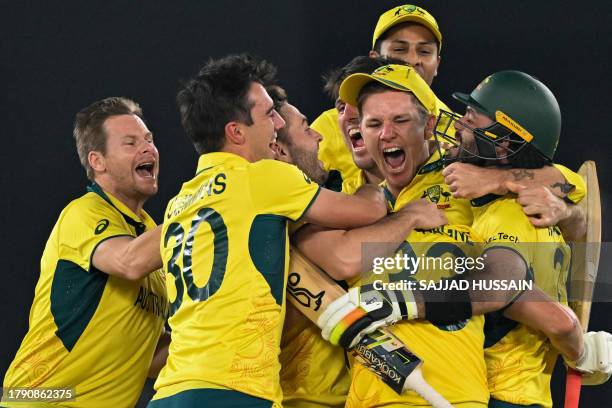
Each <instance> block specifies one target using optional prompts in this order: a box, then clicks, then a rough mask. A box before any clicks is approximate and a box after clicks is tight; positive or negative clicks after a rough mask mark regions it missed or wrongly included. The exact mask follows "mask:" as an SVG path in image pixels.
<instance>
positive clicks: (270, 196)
mask: <svg viewBox="0 0 612 408" xmlns="http://www.w3.org/2000/svg"><path fill="white" fill-rule="evenodd" d="M250 177H251V180H250V181H251V183H250V188H251V192H250V193H251V200H252V202H253V207H254V208H255V209H256V211H257V212H258V213H260V214H275V215H280V216H283V217H287V218H289V219H290V220H292V221H297V220H299V219H300V218H301V217H302V215H303V214H304V213H305V212H306V211H307V210H308V207H310V205H311V204H312V203H313V202H314V200H315V199H316V196H317V195H318V194H319V190H320V187H319V185H318V184H317V183H315V182H314V181H312V180H310V179H309V178H308V176H306V175H305V174H304V173H303V172H302V171H300V170H299V169H298V168H297V167H296V166H294V165H291V164H287V163H283V162H279V161H275V160H260V161H259V162H257V163H254V164H252V166H251V171H250Z"/></svg>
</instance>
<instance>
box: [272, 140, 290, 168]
mask: <svg viewBox="0 0 612 408" xmlns="http://www.w3.org/2000/svg"><path fill="white" fill-rule="evenodd" d="M270 148H271V149H272V151H274V160H279V161H282V162H285V163H292V161H291V156H290V155H289V151H288V150H287V148H286V147H285V146H284V145H283V144H282V143H278V142H277V141H274V142H272V143H270Z"/></svg>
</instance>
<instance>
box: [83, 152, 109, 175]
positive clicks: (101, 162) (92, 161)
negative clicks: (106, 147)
mask: <svg viewBox="0 0 612 408" xmlns="http://www.w3.org/2000/svg"><path fill="white" fill-rule="evenodd" d="M87 162H88V163H89V166H90V167H91V168H92V169H94V171H97V172H98V173H102V172H104V171H105V170H106V159H105V157H104V155H103V154H102V152H98V151H96V150H93V151H91V152H89V153H88V154H87Z"/></svg>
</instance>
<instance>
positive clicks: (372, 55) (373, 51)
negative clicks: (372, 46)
mask: <svg viewBox="0 0 612 408" xmlns="http://www.w3.org/2000/svg"><path fill="white" fill-rule="evenodd" d="M368 56H369V57H370V58H376V57H380V54H379V53H378V51H376V50H370V52H369V53H368Z"/></svg>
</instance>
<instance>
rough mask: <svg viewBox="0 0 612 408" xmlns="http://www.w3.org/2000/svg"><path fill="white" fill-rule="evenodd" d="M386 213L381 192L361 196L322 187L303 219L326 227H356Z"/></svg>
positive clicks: (374, 220) (370, 222)
mask: <svg viewBox="0 0 612 408" xmlns="http://www.w3.org/2000/svg"><path fill="white" fill-rule="evenodd" d="M386 214H387V205H386V202H385V201H384V196H383V194H382V193H380V194H378V196H376V195H373V196H369V197H361V196H357V195H355V196H349V195H346V194H342V193H336V192H333V191H330V190H327V189H324V188H322V189H321V192H320V193H319V196H318V197H317V198H316V200H315V201H314V203H313V204H312V205H311V207H310V208H309V209H308V211H306V213H305V214H304V220H306V221H307V222H309V223H312V224H316V225H321V226H323V227H327V228H356V227H361V226H364V225H369V224H372V223H374V222H376V221H378V220H379V219H381V218H383V217H384V216H385V215H386Z"/></svg>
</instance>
